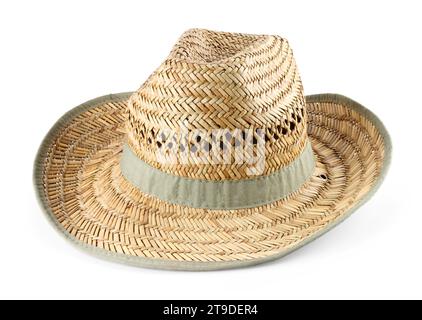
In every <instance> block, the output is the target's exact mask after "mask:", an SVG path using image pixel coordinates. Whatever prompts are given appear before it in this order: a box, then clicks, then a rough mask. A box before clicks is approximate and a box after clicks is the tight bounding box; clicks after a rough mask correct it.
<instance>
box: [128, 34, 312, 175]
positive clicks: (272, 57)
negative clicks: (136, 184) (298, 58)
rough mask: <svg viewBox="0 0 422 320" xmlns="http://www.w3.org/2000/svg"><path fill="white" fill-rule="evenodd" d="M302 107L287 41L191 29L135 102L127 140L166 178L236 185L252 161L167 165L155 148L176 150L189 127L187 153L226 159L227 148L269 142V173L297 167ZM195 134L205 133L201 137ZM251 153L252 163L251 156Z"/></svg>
mask: <svg viewBox="0 0 422 320" xmlns="http://www.w3.org/2000/svg"><path fill="white" fill-rule="evenodd" d="M304 106H305V100H304V96H303V88H302V83H301V81H300V77H299V73H298V70H297V67H296V63H295V61H294V58H293V52H292V50H291V48H290V46H289V44H288V42H287V41H286V40H285V39H282V38H280V37H278V36H256V35H245V34H237V33H225V32H212V31H208V30H198V29H192V30H189V31H187V32H185V33H184V34H183V35H182V37H181V38H180V39H179V41H178V42H177V43H176V45H175V46H174V48H173V50H172V52H171V53H170V55H169V57H168V58H167V59H166V60H165V61H164V62H163V64H162V65H161V66H160V67H159V68H158V69H157V70H156V71H155V72H154V73H153V74H152V75H151V76H150V77H149V79H148V80H147V81H146V82H145V83H144V84H143V85H142V86H141V88H140V89H139V90H138V91H137V92H136V93H135V94H134V95H132V97H131V99H130V100H129V115H128V117H129V121H128V122H127V132H128V142H129V145H130V146H131V148H132V149H133V151H134V152H135V153H136V154H137V155H138V156H139V157H140V158H141V159H142V160H144V161H145V162H147V163H148V164H150V165H152V166H153V167H156V168H159V169H161V170H163V171H165V172H168V173H171V174H174V175H178V176H184V177H191V178H198V179H208V180H225V179H231V180H234V179H244V178H248V177H249V176H248V174H247V173H246V172H245V171H246V168H247V164H246V163H241V164H236V163H235V161H234V159H232V161H230V164H216V163H215V162H213V161H212V158H211V156H210V155H209V152H206V155H205V156H208V157H207V160H208V161H206V162H205V163H200V164H198V163H195V161H194V160H192V161H191V162H190V163H189V164H183V165H180V164H177V163H176V164H162V163H159V162H157V160H156V151H157V148H161V149H163V150H164V151H170V150H171V149H172V148H175V147H178V146H177V145H176V144H175V140H177V139H173V138H174V137H175V136H176V135H178V134H179V133H180V127H181V124H182V123H184V122H186V123H188V124H189V127H188V129H189V130H190V132H192V135H190V136H189V138H188V142H187V143H186V144H187V145H186V146H182V148H183V149H184V148H189V150H195V152H196V154H198V153H200V152H201V150H203V149H205V150H206V151H208V150H209V149H211V152H214V153H217V154H222V153H223V152H224V149H225V148H227V147H228V145H231V146H232V147H234V146H235V145H237V144H239V143H243V142H244V140H246V139H248V138H249V139H251V140H252V141H254V142H255V143H258V142H260V141H262V140H263V139H264V140H265V158H266V159H267V161H266V166H265V171H264V172H263V174H270V173H272V172H274V171H276V170H278V169H280V168H281V167H283V166H286V165H288V164H289V163H291V162H292V161H293V160H294V159H295V158H296V157H297V156H298V154H299V153H300V152H301V151H302V150H303V148H304V147H305V144H306V115H305V108H304ZM219 128H225V129H228V130H232V129H242V130H244V129H248V136H242V134H241V132H238V135H236V136H231V135H230V136H228V137H226V136H225V135H222V136H221V137H220V136H218V137H215V136H214V137H213V136H212V133H211V130H212V129H219ZM163 129H168V130H169V131H171V132H172V133H173V136H169V135H164V136H162V137H161V136H160V135H159V134H158V132H159V130H163ZM195 129H197V130H198V129H199V130H201V131H202V132H203V133H204V134H202V135H201V136H200V137H199V138H198V136H195V134H194V132H195V131H194V130H195ZM257 130H262V131H263V132H264V134H265V136H264V137H262V136H260V135H259V134H257ZM249 135H250V136H249ZM157 136H158V137H157ZM157 138H158V139H157ZM198 142H199V143H198ZM252 152H253V151H252V149H251V150H249V152H248V153H247V155H246V157H253V154H252ZM233 157H234V154H233ZM190 159H192V158H190Z"/></svg>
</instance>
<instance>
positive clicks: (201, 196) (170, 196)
mask: <svg viewBox="0 0 422 320" xmlns="http://www.w3.org/2000/svg"><path fill="white" fill-rule="evenodd" d="M120 169H121V172H122V175H123V177H124V178H125V179H126V180H127V181H129V182H130V183H131V184H132V185H133V186H134V187H136V188H137V189H139V190H140V191H142V192H143V193H146V194H148V195H152V196H155V197H157V198H159V199H161V200H163V201H166V202H169V203H172V204H177V205H185V206H189V207H194V208H204V209H215V210H217V209H220V210H234V209H242V208H250V207H255V206H259V205H264V204H268V203H271V202H274V201H276V200H280V199H283V198H285V197H286V196H288V195H289V194H291V193H293V192H294V191H297V190H298V189H299V188H300V187H301V186H302V185H303V184H304V183H305V182H306V181H307V180H308V179H309V178H310V176H311V175H312V173H313V172H314V169H315V158H314V153H313V150H312V146H311V143H310V141H309V140H308V141H307V142H306V144H305V147H304V149H303V151H302V152H301V154H300V155H299V156H298V157H297V158H296V159H295V160H294V161H293V162H291V163H290V164H289V165H287V166H284V167H282V168H281V169H279V170H278V171H276V172H273V173H271V174H270V175H266V176H260V177H256V178H249V179H243V180H221V181H212V180H205V179H193V178H186V177H181V176H176V175H173V174H169V173H167V172H164V171H161V170H159V169H156V168H154V167H152V166H151V165H149V164H147V163H146V162H144V161H143V160H142V159H140V158H139V157H138V156H137V155H136V154H135V153H134V152H133V151H132V149H131V148H130V147H129V146H128V145H127V144H125V145H124V146H123V153H122V157H121V160H120Z"/></svg>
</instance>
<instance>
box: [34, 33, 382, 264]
mask: <svg viewBox="0 0 422 320" xmlns="http://www.w3.org/2000/svg"><path fill="white" fill-rule="evenodd" d="M183 120H188V123H189V124H190V125H192V126H193V127H192V129H198V128H199V129H203V130H204V131H205V132H206V133H207V134H206V135H205V137H204V136H203V137H202V138H201V139H204V140H206V141H205V142H208V143H209V144H210V145H211V146H212V147H213V148H214V149H216V150H218V146H220V145H221V142H222V141H213V137H212V136H211V135H210V132H211V130H212V129H213V128H221V127H222V128H229V129H232V128H239V127H240V128H248V129H251V132H252V134H254V132H255V129H256V128H265V153H266V167H265V172H264V173H263V174H264V175H266V174H269V173H271V172H274V171H276V170H279V169H280V168H283V167H284V166H286V165H288V164H289V163H291V162H292V161H294V159H295V158H296V157H297V155H298V154H299V153H300V152H301V151H302V150H303V148H304V145H305V143H306V141H308V139H309V141H310V142H311V145H312V149H313V152H314V155H315V160H316V167H315V169H314V172H313V174H312V175H311V177H310V178H309V180H307V181H306V182H305V183H304V184H303V185H302V186H301V187H300V188H299V189H298V190H297V191H295V192H293V193H291V194H289V195H288V196H287V197H285V198H283V199H281V200H278V201H274V202H272V203H269V204H265V205H261V206H258V207H255V208H248V209H236V210H211V209H199V208H191V207H187V206H183V205H176V204H171V203H167V202H165V201H162V200H160V199H158V198H155V197H153V196H151V195H148V194H144V193H142V192H141V191H140V190H139V189H137V188H136V187H134V186H133V185H132V184H131V183H130V182H129V181H127V180H126V179H125V178H124V177H123V176H122V173H121V170H120V165H119V164H120V159H121V154H122V148H123V146H124V145H125V144H126V143H128V144H129V146H130V147H131V148H132V149H133V151H134V152H135V153H136V155H137V156H138V157H140V158H141V159H142V160H144V161H145V162H147V163H148V164H150V165H151V166H153V167H155V168H158V169H160V170H162V171H163V172H166V173H171V174H173V175H177V176H183V177H190V178H198V179H207V180H225V179H233V180H239V179H248V176H247V175H246V173H245V167H243V166H241V165H236V164H230V165H213V164H211V163H204V164H197V163H189V164H185V165H162V164H159V163H157V162H156V161H155V152H156V150H157V148H164V147H168V143H169V141H168V140H171V137H165V138H164V139H163V140H165V141H163V140H161V141H162V143H161V144H157V143H156V141H157V134H158V132H159V131H160V129H162V128H168V129H171V130H173V131H177V130H178V128H179V125H180V121H183ZM236 138H239V139H241V138H242V137H230V139H229V141H225V142H223V143H233V144H235V143H236ZM191 139H192V141H190V142H189V143H194V140H196V142H198V141H197V138H196V137H191ZM207 139H208V140H207ZM256 139H259V136H256ZM202 142H204V141H202ZM389 157H390V142H389V138H388V134H387V133H386V131H385V129H384V127H383V126H382V124H381V123H380V121H379V120H378V119H377V118H376V117H375V116H374V115H373V114H371V113H370V112H369V111H368V110H366V109H365V108H363V107H362V106H360V105H359V104H357V103H356V102H354V101H352V100H350V99H348V98H345V97H342V96H337V95H320V96H312V97H309V98H307V99H305V97H304V95H303V88H302V84H301V81H300V78H299V75H298V72H297V68H296V65H295V62H294V59H293V55H292V51H291V49H290V47H289V45H288V43H287V41H286V40H284V39H282V38H280V37H276V36H251V35H241V34H228V33H215V32H210V31H205V30H190V31H188V32H186V33H185V34H184V35H183V36H182V37H181V39H180V40H179V41H178V43H177V44H176V45H175V47H174V49H173V50H172V52H171V54H170V56H169V57H168V59H166V61H165V62H164V63H163V64H162V65H161V66H160V67H159V68H158V69H157V70H156V71H155V72H154V73H153V74H152V75H151V76H150V77H149V79H148V80H147V81H146V82H145V83H144V84H143V85H142V86H141V88H140V89H139V90H138V91H137V92H135V93H133V94H119V95H110V96H105V97H101V98H97V99H95V100H92V101H90V102H87V103H86V104H84V105H81V106H79V107H77V108H75V109H74V110H72V111H70V113H68V114H67V115H65V116H64V117H63V118H62V119H60V120H59V122H58V123H57V124H56V125H55V126H54V127H53V129H52V130H51V131H50V133H49V134H48V136H47V137H46V138H45V140H44V142H43V144H42V146H41V148H40V150H39V153H38V155H37V159H36V167H35V184H36V190H37V193H38V195H39V198H40V200H41V204H42V206H43V208H44V209H45V211H46V212H47V213H48V214H49V216H50V217H51V218H52V220H53V221H54V223H55V225H56V226H58V227H59V229H60V230H61V232H63V233H64V234H66V235H67V236H68V237H69V238H70V239H72V240H73V241H74V242H77V243H78V244H80V245H82V246H83V247H85V248H90V249H92V250H96V251H98V252H99V253H100V254H101V255H103V256H112V257H116V259H117V260H123V261H128V262H130V263H132V264H136V265H141V266H151V267H159V268H172V269H188V270H207V269H219V268H227V267H236V266H241V265H246V264H245V262H246V263H250V264H254V263H258V262H263V261H267V260H269V259H272V258H275V257H280V256H282V255H284V254H286V253H288V252H290V251H291V250H293V249H295V248H298V247H299V246H301V245H303V244H304V243H307V242H308V241H310V240H312V239H314V238H315V237H316V236H318V235H320V234H322V233H323V232H325V231H326V230H328V229H329V228H331V227H332V226H334V225H336V224H337V223H338V222H340V221H342V220H343V219H344V218H345V217H347V216H348V215H349V214H350V213H351V212H352V211H353V209H355V208H356V206H357V205H358V204H360V203H362V202H363V201H364V200H366V199H367V198H368V197H369V195H370V194H371V193H372V192H374V190H375V189H376V187H377V186H378V185H379V183H380V181H381V180H382V179H381V178H382V176H383V175H384V174H385V171H386V168H387V166H388V165H387V164H388V160H389Z"/></svg>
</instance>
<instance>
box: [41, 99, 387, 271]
mask: <svg viewBox="0 0 422 320" xmlns="http://www.w3.org/2000/svg"><path fill="white" fill-rule="evenodd" d="M130 94H131V93H121V94H116V95H107V96H104V97H100V98H97V99H94V100H91V101H89V102H87V103H85V104H83V105H81V106H79V107H76V108H74V109H73V110H71V111H69V112H68V113H66V114H65V115H64V116H63V117H62V118H61V119H60V120H59V121H58V122H57V123H56V124H55V125H54V127H53V128H52V129H51V130H50V132H49V133H48V134H47V136H46V137H45V139H44V141H43V143H42V145H41V147H40V149H39V151H38V154H37V157H36V160H35V166H34V184H35V189H36V193H37V196H38V199H39V202H40V204H41V207H42V208H43V211H44V212H45V213H46V214H47V216H48V218H49V220H50V221H51V222H52V223H53V225H54V226H55V227H56V229H57V230H58V231H59V232H60V233H61V234H63V235H64V236H65V237H66V238H67V239H69V240H71V242H72V243H74V244H76V245H77V246H78V247H79V248H82V249H84V250H86V251H88V252H90V253H92V254H94V255H96V256H99V257H102V258H106V259H110V260H113V261H118V262H123V263H126V264H130V265H135V266H141V267H148V268H160V269H174V270H197V271H201V270H216V269H228V268H237V267H246V266H251V265H255V264H259V263H263V262H266V261H271V260H275V259H277V258H280V257H282V256H284V255H286V254H288V253H290V252H292V251H294V250H295V249H297V248H299V247H301V246H303V245H305V244H307V243H309V242H310V241H312V240H314V239H316V238H317V237H319V236H320V235H322V234H323V233H325V232H327V231H328V230H330V229H331V228H332V227H334V226H335V225H337V224H338V223H340V222H341V221H343V220H344V219H345V218H346V217H348V216H349V215H350V214H351V213H353V212H354V211H355V210H356V209H357V208H359V207H360V206H361V205H362V204H363V203H365V202H366V201H367V200H368V199H369V198H370V197H371V196H372V195H373V194H374V193H375V191H376V190H377V189H378V187H379V186H380V184H381V182H382V181H383V179H384V177H385V174H386V172H387V169H388V167H389V164H390V159H391V141H390V137H389V135H388V133H387V131H386V129H385V127H384V125H383V124H382V123H381V121H380V120H379V119H378V118H377V117H376V116H375V115H374V114H373V113H372V112H371V111H369V110H368V109H366V108H364V107H363V106H361V105H360V104H358V103H356V102H354V101H352V100H350V99H348V98H346V97H343V96H340V95H334V94H322V95H313V96H308V97H307V98H306V101H307V103H308V104H311V103H314V104H318V103H324V102H327V103H336V104H340V105H343V106H344V107H346V108H350V109H351V110H354V111H356V112H358V113H360V114H361V115H363V116H364V117H366V118H367V119H368V120H369V121H370V122H371V123H372V124H373V125H374V126H375V128H376V129H377V130H378V131H379V134H380V135H381V137H382V140H383V160H382V165H381V168H380V172H379V174H378V175H377V177H376V181H375V182H374V183H373V184H372V185H371V186H370V188H369V189H368V191H367V192H366V193H365V194H364V195H363V196H362V197H361V198H360V199H358V201H356V202H355V203H353V204H352V205H351V207H350V208H349V209H348V210H346V211H345V212H343V213H342V214H341V215H340V216H339V217H337V218H335V220H333V221H330V222H329V223H327V225H325V226H324V227H322V228H320V229H319V230H317V231H315V232H314V233H313V234H311V235H310V236H307V237H306V238H304V239H300V240H299V241H296V242H293V243H292V244H291V245H289V246H288V247H287V248H284V249H282V250H281V251H280V252H277V253H274V254H270V255H267V256H263V257H259V258H252V259H248V258H246V259H245V260H241V259H239V260H232V261H210V262H202V261H178V260H170V259H162V258H146V257H141V256H133V255H128V254H124V253H118V252H112V251H108V250H105V249H102V248H98V247H95V246H92V245H88V244H87V243H86V242H83V241H81V240H79V239H77V238H76V237H75V236H74V235H71V234H70V233H69V232H68V231H67V230H66V229H65V228H64V227H63V225H62V224H61V223H60V222H59V221H58V220H57V218H56V215H55V214H54V213H53V211H52V209H51V208H50V205H49V200H48V198H47V197H46V195H45V190H44V178H45V177H44V163H45V160H46V157H47V156H48V152H49V150H50V148H51V146H52V143H54V141H55V139H56V138H57V135H58V134H59V133H60V132H61V131H62V130H63V129H64V128H66V127H67V126H68V124H69V122H70V121H71V120H72V119H74V118H75V117H77V116H78V115H80V114H82V113H84V112H87V111H89V110H90V109H91V108H94V107H96V106H99V105H101V104H103V103H108V102H111V101H113V102H115V101H117V102H118V101H120V102H124V101H126V100H127V99H128V98H129V96H130ZM150 203H151V204H152V205H153V204H154V202H153V201H152V200H151V201H150Z"/></svg>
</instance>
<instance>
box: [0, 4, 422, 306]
mask: <svg viewBox="0 0 422 320" xmlns="http://www.w3.org/2000/svg"><path fill="white" fill-rule="evenodd" d="M420 3H421V2H420V1H404V0H401V1H396V2H393V1H367V0H365V1H356V0H354V1H349V2H346V1H297V0H295V1H264V0H260V1H253V2H252V1H245V0H243V1H228V0H224V1H218V0H213V1H199V0H197V1H181V0H178V1H168V2H164V1H158V0H154V1H123V0H119V1H105V0H101V1H93V0H92V1H86V0H83V1H77V0H73V1H66V2H65V1H44V0H37V1H19V0H18V1H16V0H15V1H1V4H0V92H1V99H0V101H1V105H0V120H1V122H0V130H1V131H0V137H1V143H2V145H1V148H0V150H1V151H0V152H1V156H0V161H1V165H0V169H1V171H2V172H1V175H0V177H1V178H0V179H1V181H0V199H1V209H0V213H1V215H0V298H140V299H141V298H148V299H158V298H162V299H164V298H167V299H174V298H180V299H183V298H232V299H235V298H236V299H243V298H251V299H253V298H258V299H261V298H268V299H293V298H322V299H325V298H340V299H342V298H422V292H421V291H422V289H421V286H422V276H421V275H422V273H421V270H422V241H421V234H422V201H421V199H422V195H421V192H422V174H421V170H422V169H421V168H422V164H421V159H422V158H421V151H420V150H421V148H422V143H421V132H422V111H421V110H422V106H421V99H420V92H421V74H422V64H421V59H422V58H421V57H422V45H421V30H422V22H421V21H422V19H421V17H420V13H421V12H422V8H421V7H420ZM191 27H203V28H209V29H214V30H220V31H237V32H247V33H266V34H279V35H281V36H283V37H286V38H287V39H289V42H290V44H291V45H292V47H293V50H294V53H295V57H296V60H297V63H298V65H299V68H300V72H301V75H302V80H303V83H304V86H305V91H306V94H314V93H322V92H334V93H341V94H344V95H346V96H349V97H351V98H353V99H355V100H357V101H359V102H361V103H363V104H364V105H366V106H367V107H369V108H370V109H371V110H372V111H374V112H375V113H376V114H377V115H378V116H379V117H380V118H381V119H382V120H383V121H384V123H385V125H386V126H387V128H388V129H389V131H390V133H391V136H392V139H393V145H394V152H393V162H392V167H391V170H390V172H389V175H388V177H387V179H386V181H385V183H384V185H383V186H382V187H381V188H380V189H379V191H378V193H377V194H376V195H375V196H374V198H372V200H371V201H370V202H368V203H367V204H366V205H364V206H363V207H362V208H361V209H360V210H358V211H357V213H355V214H354V215H352V217H351V218H349V219H348V220H346V221H345V222H344V223H343V224H341V225H340V226H338V227H337V228H335V229H334V230H332V231H331V232H329V233H327V234H326V235H324V236H323V237H321V238H320V239H318V240H316V241H315V242H312V243H311V244H309V245H307V246H305V247H304V248H302V249H300V250H298V251H296V252H294V253H292V254H290V255H289V256H287V257H286V258H284V259H281V260H278V261H276V262H273V263H268V264H264V265H260V266H257V267H252V268H248V269H237V270H231V271H219V272H206V273H191V272H171V271H160V270H148V269H137V268H134V267H128V266H124V265H119V264H114V263H111V262H105V261H102V260H99V259H97V258H94V257H91V256H89V255H87V254H85V253H83V252H80V251H78V250H77V249H76V248H74V247H73V246H71V245H70V243H68V242H67V241H66V240H64V239H63V238H62V237H60V236H59V235H58V234H57V233H56V231H55V230H53V228H52V227H51V226H50V224H49V223H48V222H47V220H46V219H45V217H44V216H43V214H42V212H41V210H40V208H39V207H38V204H37V202H36V199H35V193H34V191H33V188H32V162H33V159H34V157H35V153H36V151H37V148H38V146H39V144H40V142H41V140H42V138H43V137H44V135H45V134H46V133H47V131H48V130H49V128H50V127H51V126H52V125H53V124H54V122H55V121H56V120H57V119H58V118H59V117H60V116H61V115H62V114H63V113H64V112H66V111H67V110H68V109H70V108H72V107H74V106H76V105H78V104H80V103H82V102H84V101H86V100H89V99H91V98H95V97H97V96H100V95H104V94H108V93H117V92H121V91H131V90H135V89H137V88H138V87H139V86H140V84H141V83H142V82H143V81H144V80H145V79H146V77H147V76H148V75H149V74H150V73H151V72H152V71H153V70H154V69H155V68H156V67H157V66H158V65H159V64H160V62H161V61H162V60H163V59H164V58H165V57H166V56H167V54H168V52H169V50H170V48H171V47H172V45H173V43H174V42H175V41H176V40H177V38H178V37H179V35H180V34H181V33H182V32H183V31H184V30H185V29H188V28H191Z"/></svg>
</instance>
